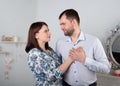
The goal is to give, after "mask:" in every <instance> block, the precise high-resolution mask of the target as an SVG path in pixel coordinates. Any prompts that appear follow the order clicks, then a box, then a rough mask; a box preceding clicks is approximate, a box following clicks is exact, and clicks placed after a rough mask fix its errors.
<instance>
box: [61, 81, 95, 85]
mask: <svg viewBox="0 0 120 86" xmlns="http://www.w3.org/2000/svg"><path fill="white" fill-rule="evenodd" d="M63 86H71V85H69V84H68V83H67V82H65V81H63ZM89 86H97V82H93V83H92V84H90V85H89Z"/></svg>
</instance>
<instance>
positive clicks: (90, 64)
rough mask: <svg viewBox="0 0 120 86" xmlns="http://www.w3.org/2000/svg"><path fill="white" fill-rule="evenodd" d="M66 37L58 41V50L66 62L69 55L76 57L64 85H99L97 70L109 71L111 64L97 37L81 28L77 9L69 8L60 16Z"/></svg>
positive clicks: (65, 75) (66, 75)
mask: <svg viewBox="0 0 120 86" xmlns="http://www.w3.org/2000/svg"><path fill="white" fill-rule="evenodd" d="M59 20H60V26H61V29H62V30H63V32H64V35H65V37H63V38H61V39H59V40H58V41H57V43H56V52H57V54H58V56H60V57H62V61H63V62H64V61H65V60H66V59H67V57H68V56H71V57H73V58H75V59H76V61H74V62H73V63H72V64H71V66H70V67H69V69H68V70H67V72H66V73H65V74H64V83H63V86H97V83H96V81H97V77H96V72H101V73H109V72H110V69H111V65H110V63H109V61H108V59H107V56H106V54H105V51H104V48H103V46H102V44H101V42H100V40H99V39H98V38H97V37H94V36H92V35H89V34H86V33H84V32H82V31H81V29H80V18H79V15H78V13H77V11H76V10H74V9H67V10H65V11H63V12H62V13H61V14H60V16H59Z"/></svg>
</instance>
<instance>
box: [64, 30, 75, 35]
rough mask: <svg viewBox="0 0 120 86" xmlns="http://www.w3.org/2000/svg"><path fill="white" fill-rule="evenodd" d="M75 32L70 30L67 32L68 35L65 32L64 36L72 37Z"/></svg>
mask: <svg viewBox="0 0 120 86" xmlns="http://www.w3.org/2000/svg"><path fill="white" fill-rule="evenodd" d="M73 32H74V29H70V30H68V31H66V33H65V32H64V35H65V36H72V34H73Z"/></svg>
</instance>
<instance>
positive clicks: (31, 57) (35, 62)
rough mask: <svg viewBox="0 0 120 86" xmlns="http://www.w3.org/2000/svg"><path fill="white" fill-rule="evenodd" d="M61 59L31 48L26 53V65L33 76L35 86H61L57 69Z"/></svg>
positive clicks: (53, 54)
mask: <svg viewBox="0 0 120 86" xmlns="http://www.w3.org/2000/svg"><path fill="white" fill-rule="evenodd" d="M60 64H61V58H60V57H58V56H57V55H56V53H55V52H54V51H53V50H51V51H49V53H46V52H43V51H41V50H39V49H37V48H33V49H31V50H30V51H29V53H28V65H29V67H30V69H31V71H32V73H33V74H34V76H35V81H36V82H35V86H62V72H61V71H60V69H59V68H58V67H59V65H60Z"/></svg>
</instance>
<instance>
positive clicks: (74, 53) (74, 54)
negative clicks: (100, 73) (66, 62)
mask: <svg viewBox="0 0 120 86" xmlns="http://www.w3.org/2000/svg"><path fill="white" fill-rule="evenodd" d="M69 56H70V57H71V58H72V59H73V60H76V61H80V62H82V63H84V62H85V58H86V57H85V52H84V50H83V48H82V47H78V48H76V49H75V48H72V49H71V50H70V52H69Z"/></svg>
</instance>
